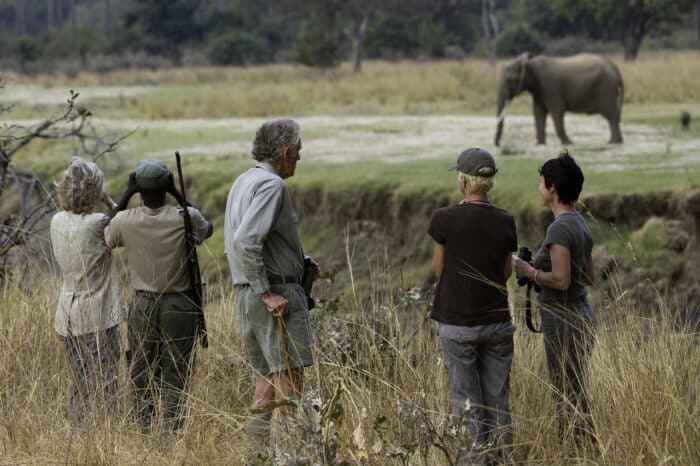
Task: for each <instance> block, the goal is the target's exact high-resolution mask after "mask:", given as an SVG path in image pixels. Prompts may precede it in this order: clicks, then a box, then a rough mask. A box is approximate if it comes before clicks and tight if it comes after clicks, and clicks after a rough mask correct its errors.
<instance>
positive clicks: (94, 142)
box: [0, 76, 134, 278]
mask: <svg viewBox="0 0 700 466" xmlns="http://www.w3.org/2000/svg"><path fill="white" fill-rule="evenodd" d="M1 87H3V81H2V76H0V88H1ZM79 95H80V94H79V93H77V92H74V91H73V90H71V91H70V93H69V97H68V99H67V100H66V107H65V109H64V110H63V112H62V113H60V114H59V115H57V116H54V117H51V118H49V119H47V120H44V121H42V122H40V123H37V124H35V125H31V126H22V125H7V124H6V125H4V126H3V127H0V200H2V194H3V193H4V191H5V188H7V187H8V186H9V184H10V183H13V184H14V185H15V186H16V188H17V193H18V198H19V199H18V202H17V203H18V206H17V209H16V211H15V212H14V213H12V214H10V215H7V216H6V217H5V218H0V272H2V269H4V268H5V267H6V265H7V261H8V255H9V253H10V251H11V250H12V249H13V248H15V247H17V246H20V245H25V244H26V243H27V242H28V241H29V240H30V239H31V238H32V237H33V236H34V235H35V234H36V233H37V227H38V226H39V225H40V224H41V223H42V221H43V220H45V219H46V217H48V216H49V215H50V214H51V213H53V212H54V210H55V202H54V199H53V188H52V187H50V186H47V185H46V184H45V183H43V182H42V180H41V179H39V178H38V177H37V176H36V175H35V174H34V173H31V172H29V171H26V170H22V169H19V168H17V167H14V166H12V159H13V157H14V156H15V155H16V154H17V153H18V152H19V151H21V150H23V149H25V148H26V147H27V146H28V145H29V144H31V143H32V142H33V141H35V140H67V139H72V140H75V141H77V143H78V144H79V147H80V149H81V153H82V154H84V155H87V156H89V157H91V158H92V159H93V160H100V159H102V158H104V156H105V155H106V154H111V153H114V152H115V151H116V149H117V146H118V145H119V143H121V142H122V141H123V140H124V139H126V138H127V137H129V136H130V135H131V134H133V132H134V131H132V132H130V133H128V134H126V135H124V136H121V137H119V138H117V139H116V140H114V141H105V140H104V139H103V138H102V137H101V136H100V134H99V133H98V131H97V130H96V129H95V128H94V126H93V125H92V124H91V123H90V121H89V118H90V116H91V114H90V112H89V111H88V110H87V109H86V108H84V107H81V106H77V105H76V100H77V98H78V96H79ZM11 108H12V106H2V107H0V113H3V112H7V111H9V110H10V109H11ZM0 278H1V275H0Z"/></svg>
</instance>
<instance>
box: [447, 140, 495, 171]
mask: <svg viewBox="0 0 700 466" xmlns="http://www.w3.org/2000/svg"><path fill="white" fill-rule="evenodd" d="M450 170H459V171H461V172H462V173H464V174H466V175H471V176H483V177H491V176H493V175H495V174H496V172H497V171H498V169H497V168H496V162H495V161H494V160H493V157H492V156H491V154H489V153H488V152H487V151H485V150H484V149H480V148H478V147H471V148H469V149H465V150H464V151H462V153H461V154H459V158H458V159H457V165H455V166H453V167H450Z"/></svg>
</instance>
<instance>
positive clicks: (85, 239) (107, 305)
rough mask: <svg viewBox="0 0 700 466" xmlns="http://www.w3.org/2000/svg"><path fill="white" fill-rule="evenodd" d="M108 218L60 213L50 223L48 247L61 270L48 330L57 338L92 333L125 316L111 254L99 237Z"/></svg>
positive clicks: (101, 237) (111, 324)
mask: <svg viewBox="0 0 700 466" xmlns="http://www.w3.org/2000/svg"><path fill="white" fill-rule="evenodd" d="M108 221H109V217H107V216H106V215H105V214H101V213H93V214H74V213H72V212H67V211H61V212H58V213H57V214H55V215H54V216H53V218H52V219H51V228H50V231H51V246H52V248H53V254H54V257H55V258H56V262H57V264H58V266H59V268H60V269H61V274H62V276H63V285H62V286H61V292H60V294H59V296H58V304H57V306H56V315H55V320H54V328H55V329H56V333H58V334H59V335H61V336H63V337H68V336H77V335H84V334H86V333H95V332H98V331H100V330H104V329H107V328H110V327H113V326H115V325H117V324H118V323H119V322H122V321H124V319H125V317H126V313H125V309H124V306H123V305H122V300H121V294H120V288H119V276H118V275H117V269H116V268H115V266H114V260H113V258H112V251H111V250H110V248H108V247H107V245H106V244H105V239H104V235H103V233H102V231H103V229H104V227H105V225H106V224H107V222H108Z"/></svg>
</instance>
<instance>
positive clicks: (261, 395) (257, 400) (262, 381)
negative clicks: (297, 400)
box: [250, 374, 275, 409]
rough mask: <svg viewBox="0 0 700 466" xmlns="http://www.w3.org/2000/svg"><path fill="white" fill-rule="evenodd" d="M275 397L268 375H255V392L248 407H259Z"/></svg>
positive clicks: (273, 387)
mask: <svg viewBox="0 0 700 466" xmlns="http://www.w3.org/2000/svg"><path fill="white" fill-rule="evenodd" d="M274 399H275V386H274V385H273V380H272V377H271V376H269V375H261V374H256V375H255V393H254V394H253V404H252V405H251V406H250V409H260V408H262V407H263V406H265V405H266V404H268V403H269V402H271V401H272V400H274Z"/></svg>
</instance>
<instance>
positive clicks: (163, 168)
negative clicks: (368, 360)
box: [134, 159, 170, 191]
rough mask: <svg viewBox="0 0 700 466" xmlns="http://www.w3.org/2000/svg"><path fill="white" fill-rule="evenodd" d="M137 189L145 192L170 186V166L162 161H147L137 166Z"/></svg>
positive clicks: (135, 171) (135, 174)
mask: <svg viewBox="0 0 700 466" xmlns="http://www.w3.org/2000/svg"><path fill="white" fill-rule="evenodd" d="M134 176H135V177H136V187H137V188H139V189H143V190H144V191H154V190H157V189H164V188H166V187H167V186H168V178H169V177H170V172H169V171H168V166H167V165H166V164H165V162H163V161H162V160H158V159H145V160H142V161H140V162H139V163H138V165H136V170H134Z"/></svg>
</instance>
